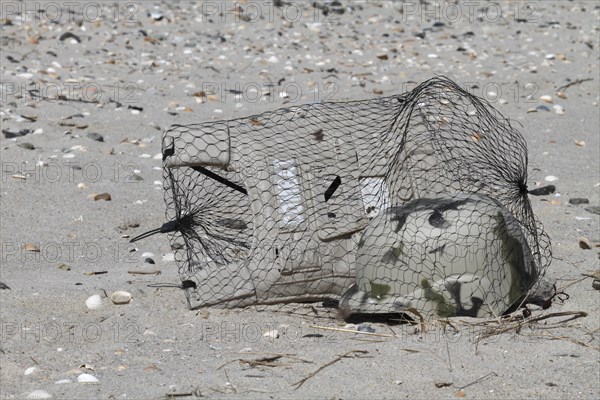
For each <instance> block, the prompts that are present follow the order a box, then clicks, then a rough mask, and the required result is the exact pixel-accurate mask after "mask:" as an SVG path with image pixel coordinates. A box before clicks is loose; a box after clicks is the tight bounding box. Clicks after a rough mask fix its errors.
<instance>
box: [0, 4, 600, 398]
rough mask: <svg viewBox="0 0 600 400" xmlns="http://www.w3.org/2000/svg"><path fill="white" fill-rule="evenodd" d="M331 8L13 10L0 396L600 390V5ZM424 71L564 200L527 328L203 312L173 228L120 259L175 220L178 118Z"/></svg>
mask: <svg viewBox="0 0 600 400" xmlns="http://www.w3.org/2000/svg"><path fill="white" fill-rule="evenodd" d="M334 3H336V2H331V1H323V0H317V1H316V2H315V4H313V2H312V1H294V0H290V1H274V2H271V1H266V0H265V1H253V0H246V1H238V2H227V1H203V2H189V1H173V2H166V1H162V2H161V1H155V2H142V1H121V2H118V3H115V2H95V1H90V2H80V1H72V2H71V1H53V2H43V1H35V2H34V1H24V2H23V1H3V2H2V4H1V9H0V13H1V15H0V28H1V50H2V51H1V56H0V60H1V61H0V72H1V87H0V94H1V96H2V101H1V110H0V117H1V121H2V122H1V124H2V135H1V136H0V147H1V150H0V156H1V165H2V182H1V190H0V207H1V211H0V215H1V219H0V242H1V245H2V248H1V260H0V282H1V283H2V284H3V286H5V288H2V290H0V398H1V399H24V398H50V397H47V396H52V397H51V398H55V399H159V398H175V397H174V396H179V397H177V398H200V397H203V398H227V399H238V398H256V399H264V398H272V399H308V398H318V399H365V398H367V399H399V398H411V399H413V398H423V399H425V398H427V399H438V398H440V399H441V398H478V399H480V398H481V399H505V398H515V399H516V398H519V399H521V398H531V399H537V398H544V399H564V398H570V399H594V398H598V397H600V383H599V382H600V314H599V312H600V292H599V291H598V290H596V289H594V287H593V284H592V282H593V280H594V278H593V277H591V275H593V273H594V272H595V271H598V270H600V262H599V259H600V229H599V226H600V225H599V224H600V215H599V212H600V211H599V210H600V111H599V106H598V104H599V102H600V83H599V82H600V78H599V76H600V74H599V65H600V62H599V61H600V50H599V49H600V43H599V42H600V40H599V31H600V24H599V20H600V19H599V18H600V6H599V5H598V3H597V2H593V1H544V2H542V1H506V2H504V1H503V2H497V3H494V2H491V3H490V2H487V1H483V0H478V1H470V2H458V3H446V2H437V1H427V2H419V1H414V2H412V1H404V2H401V1H398V2H395V1H394V2H393V1H373V2H371V1H369V2H366V1H348V0H341V1H340V3H341V5H340V6H336V5H335V4H334ZM435 75H444V76H447V77H449V78H450V79H452V80H454V81H455V82H457V83H458V84H459V85H460V86H461V87H463V88H465V89H467V90H468V91H470V92H471V93H474V94H476V95H477V96H480V97H483V98H484V99H486V100H487V101H489V102H490V103H491V104H492V105H493V107H495V108H496V109H497V110H498V111H499V112H500V113H502V114H503V115H504V116H506V117H507V118H510V119H511V121H512V122H513V124H514V126H515V127H517V128H518V129H519V130H520V132H521V133H522V134H523V136H524V138H525V139H526V141H527V144H528V153H529V156H528V157H529V171H528V172H529V182H528V185H529V188H530V189H531V188H535V187H542V186H545V185H550V184H552V185H555V186H556V192H555V193H553V194H551V195H547V196H532V197H531V201H532V206H533V209H534V212H535V213H536V215H537V217H538V218H539V219H540V221H541V222H542V224H543V226H544V229H545V230H546V232H547V233H548V235H549V236H550V238H551V240H552V252H553V261H552V264H551V265H550V267H549V268H548V270H547V271H546V277H548V278H550V279H553V280H556V286H557V289H558V291H559V292H560V291H564V293H566V294H568V298H567V296H564V295H562V296H560V298H559V297H556V298H554V299H553V304H552V306H551V307H550V308H548V309H546V310H542V309H541V308H539V307H535V306H532V307H530V309H531V311H532V315H531V317H530V318H529V319H527V320H525V321H522V322H521V323H516V322H513V323H510V322H506V321H504V322H500V321H490V320H482V319H473V318H462V317H456V318H450V319H448V320H440V321H434V322H431V323H428V324H426V326H420V325H410V324H406V323H403V324H393V323H390V321H387V322H382V321H379V320H376V319H369V320H360V321H344V320H342V319H341V318H340V317H339V315H338V312H337V310H336V309H333V308H330V307H327V304H325V305H324V304H323V303H322V302H318V303H309V304H297V303H293V304H286V305H272V306H259V307H254V306H252V307H247V308H244V309H231V310H223V309H217V308H207V309H201V310H194V311H190V310H189V309H188V307H187V302H186V298H185V295H184V293H183V291H182V290H181V289H180V287H179V286H180V285H181V281H180V278H179V276H178V271H177V266H176V263H175V262H174V261H173V250H172V249H171V245H170V243H169V240H168V238H167V236H166V235H155V236H151V237H149V238H147V239H144V240H143V241H139V242H136V243H133V244H132V243H129V239H130V238H131V237H133V236H135V235H138V234H140V233H142V232H144V231H147V230H150V229H154V228H157V227H160V225H161V224H163V223H164V222H166V220H165V203H164V199H163V186H162V176H163V175H162V162H161V148H160V147H161V137H162V134H163V131H164V130H165V129H167V128H169V127H170V126H171V125H173V124H189V123H199V122H203V121H212V120H214V121H216V120H221V119H230V118H236V117H242V116H248V115H252V114H258V113H262V112H265V111H269V110H275V109H278V108H280V107H290V106H293V105H302V104H310V103H318V102H329V101H346V100H359V99H370V98H375V97H380V96H390V95H394V94H401V93H404V92H406V91H408V90H411V89H412V88H414V87H415V86H416V85H418V84H419V83H420V82H422V81H424V80H426V79H429V78H431V77H432V76H435ZM108 198H109V199H110V200H107V199H108ZM574 199H579V200H574ZM147 258H151V259H152V261H153V263H149V262H147V261H146V259H147ZM132 272H134V273H132ZM135 272H137V273H135ZM140 272H142V273H141V274H140ZM119 290H121V291H127V292H129V293H131V295H132V297H133V298H132V300H131V302H129V303H128V304H123V305H116V304H113V302H111V300H110V298H109V297H110V295H111V294H112V293H113V292H115V291H119ZM93 295H99V297H100V300H101V304H100V305H99V307H98V308H97V309H93V310H92V309H89V308H88V307H87V306H86V299H88V298H89V297H90V296H93ZM563 300H564V301H563ZM348 324H354V326H353V325H348ZM358 325H362V326H363V327H364V326H367V327H369V328H371V329H369V330H370V331H374V333H371V334H366V333H355V332H349V331H351V330H353V329H356V327H357V326H358ZM82 374H87V375H91V376H93V377H94V378H95V379H96V380H97V381H95V382H89V383H82V382H78V379H79V380H80V381H81V380H82V379H83V380H86V379H88V380H89V379H91V378H89V377H87V375H83V377H82ZM91 380H93V379H91ZM169 396H171V397H169Z"/></svg>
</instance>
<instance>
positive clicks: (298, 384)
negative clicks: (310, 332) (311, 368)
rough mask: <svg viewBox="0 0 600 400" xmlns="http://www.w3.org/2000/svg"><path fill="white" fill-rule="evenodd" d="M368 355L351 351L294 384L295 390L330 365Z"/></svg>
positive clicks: (364, 351)
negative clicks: (345, 359)
mask: <svg viewBox="0 0 600 400" xmlns="http://www.w3.org/2000/svg"><path fill="white" fill-rule="evenodd" d="M367 353H369V352H368V351H366V350H351V351H349V352H347V353H344V354H342V355H340V356H337V357H336V358H334V359H333V360H331V361H329V362H328V363H327V364H325V365H322V366H320V367H319V368H318V369H317V370H316V371H315V372H312V373H310V374H309V375H308V376H307V377H306V378H304V379H301V380H299V381H298V382H296V383H294V384H293V386H296V388H295V390H297V389H298V388H299V387H300V386H302V385H303V384H304V382H306V381H307V380H309V379H310V378H312V377H313V376H315V375H316V374H318V373H319V372H320V371H322V370H323V369H325V368H327V367H329V366H330V365H333V364H335V363H336V362H338V361H340V360H341V359H343V358H345V357H350V356H353V357H359V356H360V355H361V354H367Z"/></svg>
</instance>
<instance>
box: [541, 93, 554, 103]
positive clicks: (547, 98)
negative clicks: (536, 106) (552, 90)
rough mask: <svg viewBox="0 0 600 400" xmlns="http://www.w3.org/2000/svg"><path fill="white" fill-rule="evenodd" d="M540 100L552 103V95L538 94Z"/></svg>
mask: <svg viewBox="0 0 600 400" xmlns="http://www.w3.org/2000/svg"><path fill="white" fill-rule="evenodd" d="M540 100H541V101H543V102H546V103H552V96H549V95H547V94H545V95H543V96H540Z"/></svg>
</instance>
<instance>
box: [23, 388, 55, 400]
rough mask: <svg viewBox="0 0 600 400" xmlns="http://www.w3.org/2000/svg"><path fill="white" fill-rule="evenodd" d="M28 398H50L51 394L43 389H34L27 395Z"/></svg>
mask: <svg viewBox="0 0 600 400" xmlns="http://www.w3.org/2000/svg"><path fill="white" fill-rule="evenodd" d="M27 398H28V399H51V398H52V395H51V394H50V393H48V392H46V391H45V390H41V389H38V390H34V391H33V392H31V393H29V394H28V395H27Z"/></svg>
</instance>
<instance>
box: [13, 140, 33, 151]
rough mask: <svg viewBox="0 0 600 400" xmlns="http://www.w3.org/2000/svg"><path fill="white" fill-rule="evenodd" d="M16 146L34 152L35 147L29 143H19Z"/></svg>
mask: <svg viewBox="0 0 600 400" xmlns="http://www.w3.org/2000/svg"><path fill="white" fill-rule="evenodd" d="M17 146H19V147H22V148H24V149H27V150H34V149H35V147H34V146H33V145H32V144H31V143H29V142H23V143H19V144H18V145H17Z"/></svg>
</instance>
